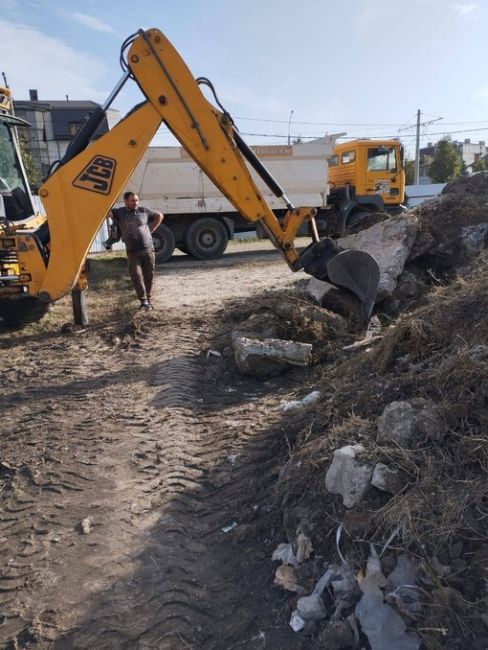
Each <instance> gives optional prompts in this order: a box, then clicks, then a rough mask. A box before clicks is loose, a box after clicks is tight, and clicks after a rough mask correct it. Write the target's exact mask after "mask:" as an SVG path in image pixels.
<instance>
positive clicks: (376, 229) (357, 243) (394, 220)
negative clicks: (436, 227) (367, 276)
mask: <svg viewBox="0 0 488 650" xmlns="http://www.w3.org/2000/svg"><path fill="white" fill-rule="evenodd" d="M417 230H418V223H417V218H416V216H415V215H414V214H413V213H412V212H408V213H405V214H402V215H398V216H396V217H391V218H390V219H387V220H386V221H382V222H381V223H377V224H375V225H374V226H372V227H371V228H368V229H367V230H362V231H361V232H359V233H357V234H356V235H347V237H341V239H339V240H338V242H337V243H338V244H339V246H341V247H342V248H351V249H354V250H362V251H365V252H366V253H369V254H370V255H372V256H373V257H374V258H375V260H376V261H377V263H378V266H379V267H380V283H379V286H378V295H377V298H376V300H377V302H379V301H381V300H383V299H384V298H386V297H387V296H390V295H391V294H392V293H393V291H394V290H395V287H396V284H397V278H398V276H399V275H400V274H401V273H402V271H403V267H404V266H405V262H406V260H407V258H408V256H409V254H410V250H411V248H412V246H413V244H414V242H415V238H416V237H417Z"/></svg>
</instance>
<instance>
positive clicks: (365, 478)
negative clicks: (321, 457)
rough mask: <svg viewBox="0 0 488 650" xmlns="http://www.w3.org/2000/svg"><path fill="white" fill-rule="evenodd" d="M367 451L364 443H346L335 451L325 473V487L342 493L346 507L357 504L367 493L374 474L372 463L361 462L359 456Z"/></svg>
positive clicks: (334, 492) (336, 492)
mask: <svg viewBox="0 0 488 650" xmlns="http://www.w3.org/2000/svg"><path fill="white" fill-rule="evenodd" d="M363 451H365V449H364V447H363V446H362V445H346V446H345V447H341V448H340V449H336V451H335V452H334V458H333V460H332V463H331V465H330V466H329V469H328V470H327V473H326V475H325V487H326V489H327V491H328V492H330V493H331V494H340V495H341V496H342V502H343V504H344V505H345V507H346V508H353V507H354V506H356V505H357V504H358V503H359V502H360V501H361V499H362V498H363V496H364V495H365V494H366V492H367V490H368V488H369V486H370V483H371V476H372V474H373V467H372V465H370V464H367V463H366V464H364V463H361V462H360V461H359V460H358V459H357V456H359V454H360V453H361V452H363Z"/></svg>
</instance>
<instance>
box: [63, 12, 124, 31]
mask: <svg viewBox="0 0 488 650" xmlns="http://www.w3.org/2000/svg"><path fill="white" fill-rule="evenodd" d="M73 18H74V19H75V20H77V21H78V22H79V23H81V24H82V25H84V26H85V27H88V29H93V30H94V31H95V32H105V33H106V34H114V33H115V30H114V29H113V28H112V27H111V26H110V25H108V24H107V23H104V22H103V21H102V20H100V19H99V18H95V16H89V15H88V14H74V15H73Z"/></svg>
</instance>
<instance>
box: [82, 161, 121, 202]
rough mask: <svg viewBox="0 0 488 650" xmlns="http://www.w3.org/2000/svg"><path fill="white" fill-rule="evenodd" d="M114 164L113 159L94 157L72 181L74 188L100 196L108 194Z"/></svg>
mask: <svg viewBox="0 0 488 650" xmlns="http://www.w3.org/2000/svg"><path fill="white" fill-rule="evenodd" d="M115 165H116V162H115V160H113V158H105V156H95V158H92V159H91V161H90V162H89V163H88V165H87V166H86V167H85V169H84V170H83V171H82V172H81V174H78V176H77V177H76V179H75V180H74V181H73V185H74V186H75V187H80V188H81V189H82V190H89V191H90V192H99V193H100V194H110V189H111V187H112V180H113V177H114V173H115Z"/></svg>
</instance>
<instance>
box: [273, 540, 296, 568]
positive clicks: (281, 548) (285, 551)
mask: <svg viewBox="0 0 488 650" xmlns="http://www.w3.org/2000/svg"><path fill="white" fill-rule="evenodd" d="M271 559H272V560H273V561H279V562H281V563H282V564H286V565H290V566H298V560H297V558H296V555H295V552H294V551H293V547H292V545H291V544H279V545H278V547H277V548H276V549H275V550H274V551H273V555H272V556H271Z"/></svg>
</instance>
